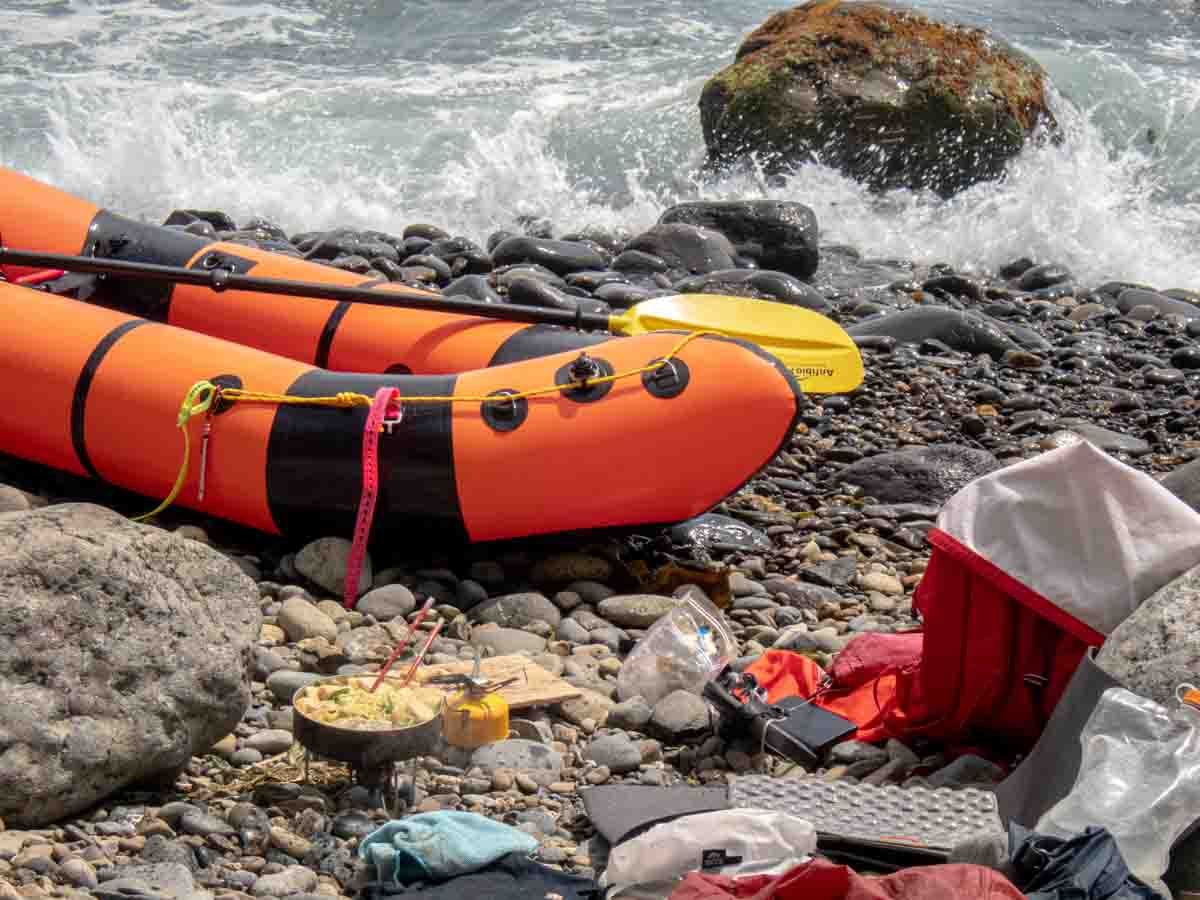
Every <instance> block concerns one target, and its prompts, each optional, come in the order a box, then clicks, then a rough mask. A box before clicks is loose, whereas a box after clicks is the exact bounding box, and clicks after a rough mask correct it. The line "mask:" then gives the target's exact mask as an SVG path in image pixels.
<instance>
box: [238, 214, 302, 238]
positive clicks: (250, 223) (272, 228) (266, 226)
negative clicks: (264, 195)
mask: <svg viewBox="0 0 1200 900" xmlns="http://www.w3.org/2000/svg"><path fill="white" fill-rule="evenodd" d="M242 231H258V232H261V233H263V234H265V235H267V236H268V237H269V238H270V239H271V240H273V241H282V242H283V243H285V244H290V243H291V241H290V240H288V236H287V232H286V231H284V230H283V229H282V228H280V227H279V226H278V225H276V224H275V223H274V222H272V221H271V220H270V219H264V218H262V217H261V216H254V217H253V218H251V219H247V220H246V221H245V222H243V223H242Z"/></svg>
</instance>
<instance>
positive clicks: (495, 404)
mask: <svg viewBox="0 0 1200 900" xmlns="http://www.w3.org/2000/svg"><path fill="white" fill-rule="evenodd" d="M516 393H517V392H516V391H514V390H511V389H509V388H501V389H500V390H498V391H492V392H491V393H490V394H488V397H495V398H497V399H495V400H484V401H483V403H481V404H480V406H479V414H480V415H481V416H482V417H483V421H484V423H486V424H487V426H488V427H489V428H491V429H492V430H493V431H516V430H517V429H518V428H520V427H521V424H522V423H523V422H524V421H525V419H527V418H528V417H529V401H528V400H526V399H525V398H524V397H515V398H514V397H513V396H512V395H514V394H516ZM504 398H509V399H507V400H505V399H504Z"/></svg>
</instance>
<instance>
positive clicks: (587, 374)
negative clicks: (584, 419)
mask: <svg viewBox="0 0 1200 900" xmlns="http://www.w3.org/2000/svg"><path fill="white" fill-rule="evenodd" d="M615 371H616V370H615V369H614V368H613V367H612V364H611V363H610V362H608V361H607V360H604V359H597V358H594V357H591V356H588V353H587V351H586V350H580V351H579V356H577V357H576V358H575V359H573V360H572V361H571V362H569V363H567V364H566V365H565V366H563V367H562V368H560V369H559V370H558V371H557V372H555V373H554V383H555V384H557V385H559V386H560V387H562V388H564V390H563V396H564V397H566V398H567V399H568V400H574V401H575V402H576V403H594V402H595V401H597V400H599V399H601V398H602V397H605V396H607V394H608V392H609V391H611V390H612V386H613V383H612V382H611V381H601V382H600V383H598V384H593V383H591V380H592V379H593V378H606V377H607V376H609V375H612V374H613V373H614V372H615ZM568 385H575V386H574V387H568Z"/></svg>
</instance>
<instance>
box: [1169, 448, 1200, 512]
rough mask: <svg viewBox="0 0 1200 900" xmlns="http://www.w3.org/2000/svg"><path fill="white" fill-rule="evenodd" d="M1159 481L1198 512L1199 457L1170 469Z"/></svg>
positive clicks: (1199, 503) (1199, 508)
mask: <svg viewBox="0 0 1200 900" xmlns="http://www.w3.org/2000/svg"><path fill="white" fill-rule="evenodd" d="M1160 483H1161V484H1162V486H1163V487H1165V488H1166V489H1167V490H1168V491H1170V492H1171V493H1172V494H1174V495H1175V496H1176V497H1178V498H1179V499H1180V500H1182V501H1183V502H1184V503H1186V504H1187V505H1188V506H1190V507H1191V508H1192V509H1194V510H1196V511H1197V512H1200V459H1194V460H1192V461H1191V462H1189V463H1184V464H1183V465H1182V466H1179V467H1178V468H1176V469H1172V470H1171V471H1170V472H1168V473H1167V474H1166V475H1165V476H1164V477H1163V479H1162V481H1161V482H1160Z"/></svg>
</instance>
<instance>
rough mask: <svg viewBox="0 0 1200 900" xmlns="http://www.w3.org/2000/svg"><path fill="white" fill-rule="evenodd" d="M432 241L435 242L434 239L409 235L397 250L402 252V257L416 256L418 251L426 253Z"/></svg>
mask: <svg viewBox="0 0 1200 900" xmlns="http://www.w3.org/2000/svg"><path fill="white" fill-rule="evenodd" d="M432 243H433V241H431V240H430V239H429V238H424V237H407V238H405V239H404V240H403V241H401V243H400V246H399V247H398V248H397V250H398V251H399V252H400V255H401V256H402V257H404V256H416V255H417V254H418V253H424V252H425V250H426V249H427V248H428V247H429V245H430V244H432Z"/></svg>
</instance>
